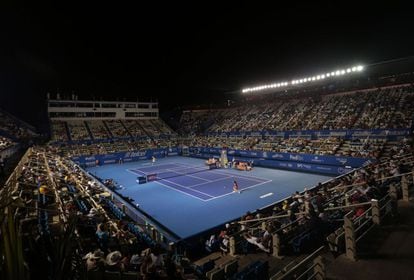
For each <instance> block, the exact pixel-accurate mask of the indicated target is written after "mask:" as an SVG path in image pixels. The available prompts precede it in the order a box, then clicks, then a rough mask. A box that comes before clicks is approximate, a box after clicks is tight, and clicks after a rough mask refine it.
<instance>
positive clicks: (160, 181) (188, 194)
mask: <svg viewBox="0 0 414 280" xmlns="http://www.w3.org/2000/svg"><path fill="white" fill-rule="evenodd" d="M164 181H167V182H169V183H171V184H174V185H177V186H179V187H182V188H185V189H189V188H187V187H184V186H181V185H180V184H176V183H174V182H171V181H168V180H164ZM154 182H155V183H159V184H161V185H163V186H165V187H167V188H170V189H172V190H174V191H177V192H180V193H183V194H186V195H189V196H192V197H195V198H198V199H200V200H202V201H208V199H202V198H199V197H197V196H194V195H192V194H189V193H187V192H184V191H181V190H177V189H175V188H174V187H171V186H168V185H166V184H163V183H162V182H161V181H154ZM190 190H191V191H194V192H198V193H200V194H203V195H205V196H209V197H213V196H211V195H209V194H206V193H203V192H200V191H197V190H192V189H190Z"/></svg>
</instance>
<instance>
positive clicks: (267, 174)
mask: <svg viewBox="0 0 414 280" xmlns="http://www.w3.org/2000/svg"><path fill="white" fill-rule="evenodd" d="M204 162H205V161H204V160H202V159H195V158H188V157H179V156H176V157H170V158H164V159H158V160H157V162H156V163H155V164H154V165H152V163H151V161H150V160H148V161H138V162H131V163H124V164H110V165H104V166H100V167H92V168H88V169H87V170H88V171H89V172H90V173H92V174H94V175H96V176H98V177H100V178H102V179H108V178H112V179H114V180H115V181H116V182H117V183H118V184H120V185H122V186H123V189H120V190H118V193H120V194H122V195H123V196H126V197H130V198H132V199H133V200H134V203H135V204H136V203H138V204H139V207H140V208H141V209H142V210H143V211H145V212H146V213H148V214H149V215H151V216H152V217H153V219H155V220H156V221H157V222H159V223H161V224H162V225H164V226H165V227H167V228H168V229H169V230H171V231H172V232H174V233H175V234H176V235H178V236H179V237H181V238H187V237H190V236H192V235H195V234H197V233H200V232H203V231H205V230H208V229H210V228H213V227H216V226H218V225H221V224H224V223H226V222H228V221H230V220H233V219H236V218H238V217H240V216H242V215H243V214H245V213H246V212H247V211H254V210H256V209H259V208H262V207H264V206H267V205H269V204H271V203H273V202H275V201H278V200H282V199H283V198H285V197H287V196H290V195H291V194H292V193H294V192H295V191H297V190H298V191H302V190H303V188H304V187H308V188H310V187H312V186H314V185H316V184H317V183H318V182H325V181H327V180H329V179H330V178H331V177H329V176H323V175H315V174H308V173H300V172H293V171H283V170H276V169H268V168H260V167H255V168H253V170H252V171H239V170H235V169H211V170H209V169H208V166H206V165H204ZM150 174H156V176H157V179H156V180H155V181H152V182H148V183H146V184H141V185H139V184H138V183H137V182H136V179H137V177H139V176H146V175H150ZM234 180H236V181H237V183H238V186H239V190H240V191H241V193H233V181H234Z"/></svg>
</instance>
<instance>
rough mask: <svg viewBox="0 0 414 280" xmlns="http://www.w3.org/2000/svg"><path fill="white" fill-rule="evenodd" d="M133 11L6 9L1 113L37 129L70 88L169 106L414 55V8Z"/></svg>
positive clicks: (172, 7)
mask: <svg viewBox="0 0 414 280" xmlns="http://www.w3.org/2000/svg"><path fill="white" fill-rule="evenodd" d="M36 2H42V1H36ZM56 2H63V1H56ZM122 2H123V1H111V2H109V3H108V4H103V3H104V2H96V3H95V4H93V5H92V4H88V6H86V4H85V3H89V1H82V2H81V4H79V5H75V4H73V2H72V1H65V3H66V4H62V3H61V4H60V6H56V4H50V5H42V6H39V4H37V5H36V6H32V7H29V6H17V5H12V4H8V1H2V3H1V4H0V34H1V41H0V95H1V97H0V102H1V104H0V107H3V108H4V109H6V110H10V111H12V112H15V113H16V114H18V115H26V116H29V117H30V118H33V119H36V118H37V116H38V114H39V113H38V112H39V110H37V109H36V108H37V107H38V106H39V104H42V102H43V101H44V96H45V93H46V92H48V91H50V92H52V93H55V92H56V90H57V88H59V89H60V91H61V92H67V93H70V92H71V91H72V90H74V91H75V92H76V93H77V94H78V95H79V98H81V99H84V98H92V97H95V98H97V99H99V98H100V97H102V98H104V99H108V98H111V99H116V98H119V100H122V99H123V98H133V99H136V98H140V99H141V100H142V99H149V98H153V99H158V100H159V102H160V104H161V108H169V107H172V106H173V105H176V104H177V105H179V104H188V103H197V102H206V101H211V100H212V99H217V97H221V96H223V95H224V93H226V92H231V91H234V90H238V89H240V88H242V87H244V86H250V85H255V84H257V83H261V82H269V81H274V80H280V79H284V78H294V77H297V76H298V75H301V74H305V75H308V74H312V73H315V72H318V71H319V70H331V69H332V68H337V67H340V66H349V65H352V64H354V63H371V62H377V61H381V60H386V59H391V58H398V57H403V56H408V55H413V54H414V51H413V50H414V43H413V30H414V29H413V27H414V24H413V22H414V20H413V19H412V12H411V11H412V10H411V9H409V8H408V7H403V6H402V5H399V4H398V3H397V2H395V1H387V2H388V3H387V4H381V3H376V4H375V5H371V6H368V7H367V6H362V5H361V4H358V3H350V2H348V1H340V2H338V1H330V2H327V3H326V4H323V5H322V4H320V5H315V4H313V3H312V2H313V1H307V2H306V3H307V4H300V3H299V2H296V1H289V3H292V4H291V5H281V6H278V5H279V4H278V2H280V1H273V2H274V4H273V5H272V6H268V5H265V4H260V3H258V1H251V3H253V2H254V3H255V4H254V5H253V4H245V2H242V1H239V2H238V3H237V2H233V4H229V3H227V4H225V5H223V4H222V3H220V2H217V3H218V4H214V3H213V2H212V1H193V3H198V4H197V6H195V5H190V4H188V3H185V4H184V3H183V4H179V3H178V2H180V1H169V4H166V3H162V2H161V1H157V2H156V3H154V4H152V5H149V4H145V5H144V4H141V2H142V3H144V2H150V1H134V2H135V5H134V6H127V5H124V4H122ZM131 2H132V1H131ZM151 2H153V1H151ZM221 2H225V1H221ZM360 2H362V1H360ZM378 2H379V1H378ZM384 2H385V1H384ZM200 3H204V4H203V5H201V4H200ZM234 3H237V4H234ZM344 3H350V4H349V6H346V5H344ZM225 98H227V97H225ZM23 100H26V102H25V103H26V105H24V106H21V107H17V106H16V104H18V102H23ZM19 108H20V109H19ZM33 116H34V117H33Z"/></svg>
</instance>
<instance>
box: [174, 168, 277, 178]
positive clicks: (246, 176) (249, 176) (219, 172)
mask: <svg viewBox="0 0 414 280" xmlns="http://www.w3.org/2000/svg"><path fill="white" fill-rule="evenodd" d="M182 165H186V166H188V167H191V166H192V165H190V164H182ZM209 170H211V172H213V173H215V172H217V173H215V174H223V173H224V174H229V175H230V174H231V176H233V177H236V176H239V177H245V178H249V179H252V180H254V179H257V180H260V181H263V180H271V179H268V178H262V177H257V176H251V175H236V174H233V173H230V172H228V171H223V170H226V169H225V168H221V169H209ZM236 171H238V172H243V171H242V170H236Z"/></svg>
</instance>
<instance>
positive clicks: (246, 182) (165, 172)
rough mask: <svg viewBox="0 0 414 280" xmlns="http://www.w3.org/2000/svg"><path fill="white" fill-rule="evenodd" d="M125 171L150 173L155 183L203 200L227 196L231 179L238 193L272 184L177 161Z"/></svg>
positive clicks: (221, 170)
mask: <svg viewBox="0 0 414 280" xmlns="http://www.w3.org/2000/svg"><path fill="white" fill-rule="evenodd" d="M129 171H130V172H132V173H134V174H136V175H139V176H141V175H149V174H153V173H154V174H156V175H157V177H158V179H157V180H158V181H157V183H158V184H162V185H164V186H165V187H169V188H172V189H174V190H176V191H179V192H182V193H183V194H186V195H189V196H192V197H194V198H197V199H200V200H203V201H209V200H212V199H216V198H219V197H223V196H225V195H229V194H231V193H232V192H233V189H232V186H233V181H234V180H236V181H237V184H238V186H239V190H240V191H243V190H245V189H250V188H253V187H257V186H260V185H263V184H265V183H269V182H271V181H272V180H270V179H265V178H258V177H254V176H248V175H241V174H234V173H230V172H226V171H225V169H212V170H209V169H208V167H207V166H193V165H189V164H184V163H178V162H174V163H165V164H157V165H154V166H143V167H139V168H135V169H129ZM240 172H242V171H240ZM240 172H239V173H240Z"/></svg>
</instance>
